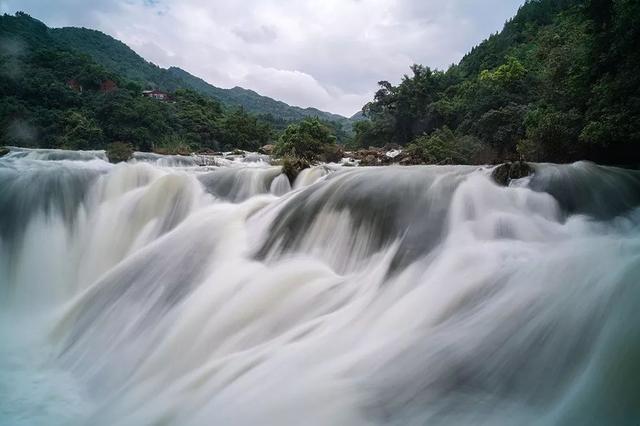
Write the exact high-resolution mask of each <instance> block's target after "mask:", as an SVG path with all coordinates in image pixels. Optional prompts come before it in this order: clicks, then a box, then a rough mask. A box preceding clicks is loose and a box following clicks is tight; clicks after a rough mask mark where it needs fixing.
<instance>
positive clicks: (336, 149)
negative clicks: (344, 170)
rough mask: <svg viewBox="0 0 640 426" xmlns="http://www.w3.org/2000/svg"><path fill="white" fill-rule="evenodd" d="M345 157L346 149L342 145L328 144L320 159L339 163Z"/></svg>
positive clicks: (323, 149)
mask: <svg viewBox="0 0 640 426" xmlns="http://www.w3.org/2000/svg"><path fill="white" fill-rule="evenodd" d="M342 157H344V149H343V148H342V147H341V146H340V145H326V146H324V147H323V148H322V152H321V153H320V155H319V156H318V159H319V160H320V161H322V162H325V163H339V162H340V160H342Z"/></svg>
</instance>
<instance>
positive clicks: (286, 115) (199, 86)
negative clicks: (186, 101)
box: [49, 27, 348, 130]
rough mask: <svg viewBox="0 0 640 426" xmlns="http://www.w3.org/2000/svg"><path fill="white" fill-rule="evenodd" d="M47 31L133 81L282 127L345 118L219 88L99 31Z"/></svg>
mask: <svg viewBox="0 0 640 426" xmlns="http://www.w3.org/2000/svg"><path fill="white" fill-rule="evenodd" d="M49 34H50V36H51V37H52V38H53V39H54V40H55V41H56V42H58V43H59V44H61V45H64V46H67V47H69V48H72V49H74V50H75V51H78V52H80V53H84V54H86V55H88V56H90V57H91V58H92V59H93V60H94V61H96V62H97V63H98V64H100V65H102V66H103V67H105V68H106V69H108V70H110V71H112V72H114V73H116V74H118V75H121V76H122V77H125V78H128V79H129V80H132V81H135V82H136V83H138V84H140V85H141V86H143V87H153V88H157V89H160V90H164V91H169V92H172V91H174V90H176V89H179V88H183V89H191V90H194V91H196V92H198V93H199V94H201V95H205V96H210V97H213V98H215V99H217V100H218V101H220V102H221V103H222V104H223V105H226V106H229V107H242V108H244V110H245V111H247V112H249V113H253V114H255V115H258V116H260V118H261V119H262V120H263V121H267V122H269V123H270V124H272V125H273V126H274V127H275V128H279V129H281V130H282V129H284V128H285V127H286V126H287V124H289V123H291V122H292V121H299V120H302V119H304V118H305V117H319V118H321V119H323V120H325V121H335V122H339V123H342V124H346V123H347V121H348V119H347V118H345V117H342V116H340V115H336V114H331V113H328V112H324V111H320V110H318V109H315V108H300V107H296V106H291V105H287V104H286V103H284V102H281V101H277V100H275V99H271V98H269V97H267V96H262V95H260V94H258V93H256V92H254V91H252V90H248V89H243V88H242V87H234V88H231V89H222V88H219V87H216V86H213V85H211V84H209V83H207V82H206V81H204V80H202V79H201V78H198V77H196V76H194V75H192V74H190V73H188V72H187V71H185V70H183V69H181V68H178V67H170V68H168V69H164V68H161V67H158V66H157V65H154V64H152V63H150V62H147V61H145V60H144V59H143V58H142V57H140V56H139V55H138V54H137V53H136V52H134V51H133V50H132V49H130V48H129V47H128V46H127V45H126V44H124V43H122V42H121V41H119V40H116V39H114V38H113V37H110V36H108V35H107V34H104V33H102V32H100V31H96V30H91V29H87V28H73V27H67V28H51V29H49ZM283 123H284V124H283Z"/></svg>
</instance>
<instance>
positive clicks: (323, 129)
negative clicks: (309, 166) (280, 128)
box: [274, 118, 336, 161]
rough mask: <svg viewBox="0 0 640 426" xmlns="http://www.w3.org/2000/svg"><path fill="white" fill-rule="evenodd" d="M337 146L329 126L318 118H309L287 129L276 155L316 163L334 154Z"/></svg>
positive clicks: (281, 137) (277, 145) (275, 151)
mask: <svg viewBox="0 0 640 426" xmlns="http://www.w3.org/2000/svg"><path fill="white" fill-rule="evenodd" d="M335 144H336V137H335V136H334V135H333V133H332V131H331V129H330V128H329V127H328V126H326V125H325V124H323V123H322V122H321V121H320V120H319V119H318V118H307V119H304V120H302V121H301V122H300V123H298V124H291V125H290V126H289V127H287V129H286V130H285V131H284V133H283V134H282V135H281V136H280V139H279V140H278V142H277V143H276V146H275V148H274V154H275V155H277V156H280V157H295V158H300V159H303V160H306V161H315V160H317V159H319V158H321V157H322V156H324V155H325V154H327V153H329V152H332V151H331V150H332V147H335Z"/></svg>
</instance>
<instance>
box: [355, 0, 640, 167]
mask: <svg viewBox="0 0 640 426" xmlns="http://www.w3.org/2000/svg"><path fill="white" fill-rule="evenodd" d="M638 46H640V2H638V1H636V0H529V1H527V2H526V3H525V4H524V5H523V6H522V7H521V8H520V10H519V11H518V14H517V15H516V16H515V17H514V18H513V19H512V20H510V21H509V22H507V23H506V24H505V27H504V29H503V31H502V32H500V33H499V34H494V35H492V36H491V37H489V39H487V40H485V41H484V42H483V43H481V44H480V45H479V46H477V47H476V48H474V49H473V50H472V51H471V52H470V53H468V54H467V55H466V56H465V57H464V58H463V59H462V61H461V62H460V63H459V64H458V65H454V66H452V67H450V68H449V69H448V70H447V71H439V70H432V69H430V68H428V67H424V66H421V65H414V66H412V67H411V71H412V73H411V75H410V76H406V75H405V76H404V78H403V79H402V81H401V83H400V84H398V85H397V86H394V85H392V84H390V83H388V82H384V81H383V82H380V83H379V85H380V89H379V90H378V91H377V93H376V94H375V98H374V100H373V101H372V102H370V103H369V104H367V105H366V106H365V107H364V109H363V111H364V113H365V115H366V116H367V117H368V118H369V119H370V121H362V122H359V123H356V124H355V126H354V127H355V130H356V136H355V140H354V143H355V144H356V145H359V146H364V147H366V146H383V145H385V144H387V143H390V142H392V143H397V144H400V145H410V149H411V150H414V151H415V152H418V153H421V155H423V156H424V157H425V158H427V159H428V160H429V161H430V162H440V161H443V160H446V158H449V157H450V158H453V161H455V162H486V161H503V160H505V159H514V158H525V159H527V160H537V161H556V162H564V161H572V160H576V159H592V160H596V161H600V162H608V163H627V164H629V163H638V162H640V49H638Z"/></svg>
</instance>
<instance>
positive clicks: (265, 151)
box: [259, 144, 275, 155]
mask: <svg viewBox="0 0 640 426" xmlns="http://www.w3.org/2000/svg"><path fill="white" fill-rule="evenodd" d="M274 147H275V146H274V145H273V144H267V145H265V146H263V147H262V148H260V149H259V151H260V152H261V153H262V154H266V155H271V154H273V148H274Z"/></svg>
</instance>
